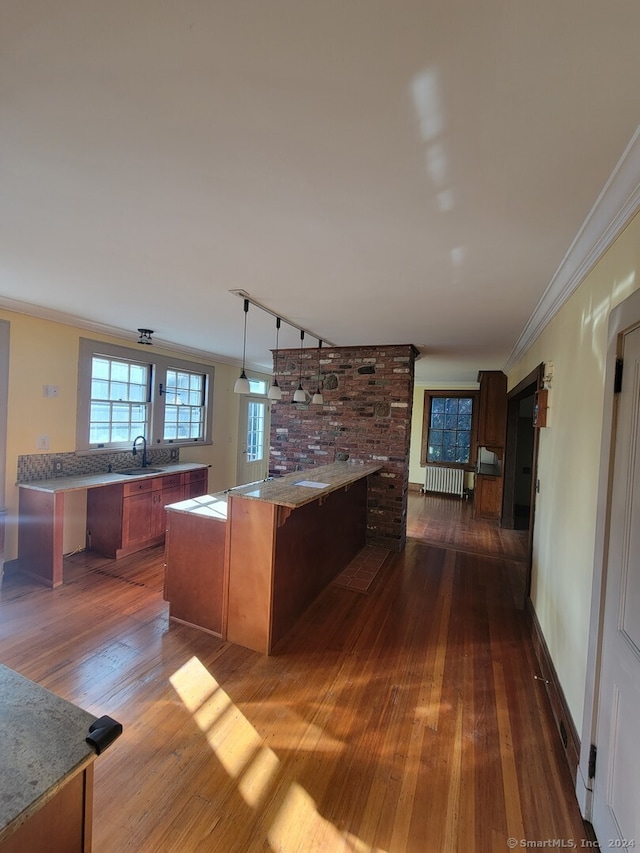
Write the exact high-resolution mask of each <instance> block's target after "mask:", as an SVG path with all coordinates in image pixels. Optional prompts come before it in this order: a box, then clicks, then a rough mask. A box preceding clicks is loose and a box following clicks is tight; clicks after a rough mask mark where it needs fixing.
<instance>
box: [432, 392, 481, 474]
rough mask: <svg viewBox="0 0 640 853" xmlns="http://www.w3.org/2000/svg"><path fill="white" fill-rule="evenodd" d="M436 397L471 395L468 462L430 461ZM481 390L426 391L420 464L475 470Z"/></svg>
mask: <svg viewBox="0 0 640 853" xmlns="http://www.w3.org/2000/svg"><path fill="white" fill-rule="evenodd" d="M434 397H470V398H471V399H472V400H473V406H472V412H471V441H470V446H469V461H468V462H444V461H443V462H430V461H428V460H427V450H428V447H429V430H430V428H431V401H432V400H433V399H434ZM479 401H480V392H479V391H477V390H474V389H468V390H462V391H461V390H458V389H455V390H454V389H445V388H443V389H435V388H431V389H429V390H425V392H424V403H423V408H422V444H421V446H420V465H421V466H423V467H424V466H425V465H437V466H439V467H441V468H462V469H463V470H464V471H474V470H475V467H476V459H477V456H478V442H477V435H478V406H479Z"/></svg>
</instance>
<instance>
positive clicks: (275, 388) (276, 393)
mask: <svg viewBox="0 0 640 853" xmlns="http://www.w3.org/2000/svg"><path fill="white" fill-rule="evenodd" d="M279 338H280V317H276V349H275V353H274V355H273V382H272V383H271V387H270V388H269V392H268V394H267V397H268V398H269V399H270V400H282V388H281V387H280V386H279V385H278V341H279Z"/></svg>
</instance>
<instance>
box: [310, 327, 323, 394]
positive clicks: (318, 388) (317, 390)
mask: <svg viewBox="0 0 640 853" xmlns="http://www.w3.org/2000/svg"><path fill="white" fill-rule="evenodd" d="M321 350H322V341H320V340H319V341H318V384H317V386H316V393H315V394H314V395H313V397H312V398H311V402H312V403H313V404H314V405H316V406H322V405H323V403H324V397H323V396H322V391H321V390H320V351H321Z"/></svg>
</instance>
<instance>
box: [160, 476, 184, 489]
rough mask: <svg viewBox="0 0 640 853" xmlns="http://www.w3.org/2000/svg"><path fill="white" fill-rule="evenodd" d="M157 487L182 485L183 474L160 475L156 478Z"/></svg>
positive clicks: (170, 487) (169, 487)
mask: <svg viewBox="0 0 640 853" xmlns="http://www.w3.org/2000/svg"><path fill="white" fill-rule="evenodd" d="M156 484H157V485H156V487H155V488H156V489H157V488H161V489H174V488H175V487H176V486H181V485H182V474H171V475H170V476H168V477H158V478H157V479H156Z"/></svg>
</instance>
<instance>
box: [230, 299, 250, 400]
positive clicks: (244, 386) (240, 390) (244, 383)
mask: <svg viewBox="0 0 640 853" xmlns="http://www.w3.org/2000/svg"><path fill="white" fill-rule="evenodd" d="M248 313H249V300H248V299H245V300H244V338H243V341H242V373H241V374H240V376H239V377H238V378H237V379H236V384H235V385H234V386H233V390H234V391H235V392H236V394H249V393H250V392H251V386H250V385H249V380H248V379H247V374H246V373H245V372H244V362H245V354H246V351H247V314H248Z"/></svg>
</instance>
